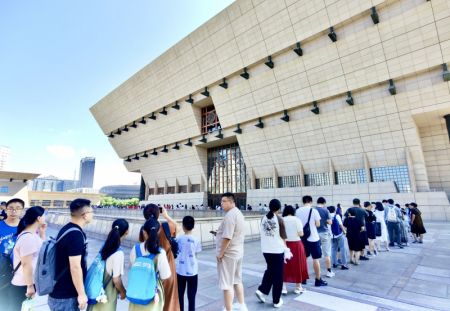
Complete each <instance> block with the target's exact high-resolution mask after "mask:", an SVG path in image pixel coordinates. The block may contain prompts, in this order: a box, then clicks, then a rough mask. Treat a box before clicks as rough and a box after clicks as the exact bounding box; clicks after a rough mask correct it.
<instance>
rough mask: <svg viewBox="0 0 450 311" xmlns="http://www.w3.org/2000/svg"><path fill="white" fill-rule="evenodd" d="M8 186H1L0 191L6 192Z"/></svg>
mask: <svg viewBox="0 0 450 311" xmlns="http://www.w3.org/2000/svg"><path fill="white" fill-rule="evenodd" d="M8 192H9V187H8V186H1V187H0V193H8Z"/></svg>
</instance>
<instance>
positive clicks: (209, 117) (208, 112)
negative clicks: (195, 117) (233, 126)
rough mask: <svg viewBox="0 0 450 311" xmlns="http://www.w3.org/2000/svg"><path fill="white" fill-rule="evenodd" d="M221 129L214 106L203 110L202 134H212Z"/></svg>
mask: <svg viewBox="0 0 450 311" xmlns="http://www.w3.org/2000/svg"><path fill="white" fill-rule="evenodd" d="M220 129H221V126H220V123H219V117H218V116H217V113H216V108H215V107H214V105H211V106H208V107H205V108H202V134H207V133H212V132H215V131H218V130H220Z"/></svg>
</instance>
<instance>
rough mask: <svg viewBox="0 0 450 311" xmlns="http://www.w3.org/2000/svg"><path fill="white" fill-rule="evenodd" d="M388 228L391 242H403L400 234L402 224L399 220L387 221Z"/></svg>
mask: <svg viewBox="0 0 450 311" xmlns="http://www.w3.org/2000/svg"><path fill="white" fill-rule="evenodd" d="M387 229H388V233H389V242H390V243H391V244H394V242H395V243H397V245H399V246H400V245H402V244H401V235H400V224H399V223H398V222H390V221H388V223H387Z"/></svg>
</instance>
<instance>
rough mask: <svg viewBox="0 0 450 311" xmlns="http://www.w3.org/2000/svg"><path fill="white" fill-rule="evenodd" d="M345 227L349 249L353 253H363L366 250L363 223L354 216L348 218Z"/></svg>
mask: <svg viewBox="0 0 450 311" xmlns="http://www.w3.org/2000/svg"><path fill="white" fill-rule="evenodd" d="M344 226H345V227H346V228H347V241H348V248H349V249H350V250H351V251H356V252H359V251H361V250H362V249H363V248H364V241H362V239H361V223H360V222H359V221H358V220H357V219H356V218H355V217H354V216H348V217H346V218H345V220H344Z"/></svg>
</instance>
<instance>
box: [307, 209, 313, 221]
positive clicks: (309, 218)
mask: <svg viewBox="0 0 450 311" xmlns="http://www.w3.org/2000/svg"><path fill="white" fill-rule="evenodd" d="M312 209H313V208H312V207H311V209H310V210H309V216H308V221H307V223H308V224H309V221H310V220H311V214H312Z"/></svg>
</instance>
